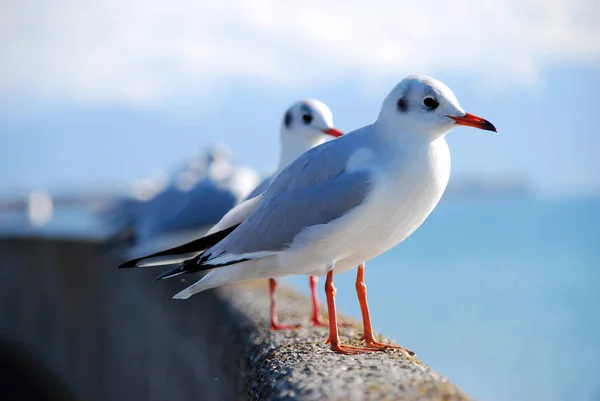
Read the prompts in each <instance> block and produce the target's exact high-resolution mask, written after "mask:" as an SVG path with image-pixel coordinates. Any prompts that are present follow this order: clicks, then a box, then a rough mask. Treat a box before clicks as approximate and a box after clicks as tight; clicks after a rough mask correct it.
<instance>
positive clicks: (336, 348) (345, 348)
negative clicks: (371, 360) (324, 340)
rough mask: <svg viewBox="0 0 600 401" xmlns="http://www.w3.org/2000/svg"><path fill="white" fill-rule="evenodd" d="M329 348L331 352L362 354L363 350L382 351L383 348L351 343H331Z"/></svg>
mask: <svg viewBox="0 0 600 401" xmlns="http://www.w3.org/2000/svg"><path fill="white" fill-rule="evenodd" d="M331 350H332V351H333V352H337V353H339V354H362V353H364V352H377V351H383V350H384V348H374V347H354V346H352V345H341V344H332V345H331Z"/></svg>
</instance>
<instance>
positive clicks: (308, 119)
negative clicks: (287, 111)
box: [302, 114, 313, 124]
mask: <svg viewBox="0 0 600 401" xmlns="http://www.w3.org/2000/svg"><path fill="white" fill-rule="evenodd" d="M312 119H313V116H311V115H310V114H302V121H304V124H310V122H311V121H312Z"/></svg>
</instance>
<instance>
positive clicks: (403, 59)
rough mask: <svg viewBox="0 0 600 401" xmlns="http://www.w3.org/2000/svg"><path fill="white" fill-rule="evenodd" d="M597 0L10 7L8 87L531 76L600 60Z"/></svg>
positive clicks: (0, 27) (58, 1)
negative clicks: (446, 74) (549, 67)
mask: <svg viewBox="0 0 600 401" xmlns="http://www.w3.org/2000/svg"><path fill="white" fill-rule="evenodd" d="M599 11H600V7H599V6H598V3H597V2H596V1H595V0H588V1H570V0H550V1H549V0H504V1H497V0H454V1H452V2H447V1H429V2H415V1H407V0H395V1H390V0H379V1H369V2H366V1H358V0H331V1H323V0H321V1H319V0H303V1H294V2H291V1H286V2H284V1H277V0H253V1H242V0H241V1H235V0H223V1H219V2H218V3H217V2H209V1H199V0H174V1H170V2H165V1H159V0H129V1H121V0H105V1H102V2H101V1H81V0H53V1H46V2H38V1H33V0H19V1H4V2H2V3H0V59H1V60H2V62H0V92H4V93H7V92H8V93H20V94H23V93H25V94H32V95H35V96H40V95H41V96H44V97H54V98H63V97H75V98H81V99H84V100H89V101H109V102H110V101H119V102H154V101H158V100H161V99H164V98H166V97H169V96H176V95H177V94H179V93H183V92H186V93H187V92H195V91H203V90H207V89H210V88H214V87H218V86H219V85H222V84H224V83H226V82H227V81H229V80H243V81H247V80H253V81H255V82H257V83H267V84H272V85H289V86H304V85H306V84H307V83H308V82H315V83H317V84H319V83H323V82H324V81H327V80H329V79H331V78H332V77H335V76H360V77H364V78H365V79H366V80H375V81H377V80H381V79H385V78H389V77H401V76H403V75H405V74H407V73H413V72H426V73H437V72H440V71H464V72H472V73H476V74H477V75H478V76H480V77H485V79H486V80H487V79H489V80H490V81H497V80H500V81H505V80H516V81H518V82H531V81H532V80H535V78H536V75H537V71H538V69H539V68H540V67H542V66H544V65H545V64H546V63H548V62H556V61H559V62H563V61H567V62H569V61H574V62H577V63H599V62H600V24H597V21H596V20H595V18H596V17H597V16H598V15H600V12H599Z"/></svg>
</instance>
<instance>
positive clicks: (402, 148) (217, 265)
mask: <svg viewBox="0 0 600 401" xmlns="http://www.w3.org/2000/svg"><path fill="white" fill-rule="evenodd" d="M459 125H462V126H470V127H476V128H479V129H482V130H487V131H494V132H496V128H495V127H494V125H492V124H491V123H490V122H489V121H487V120H484V119H483V118H480V117H477V116H475V115H473V114H469V113H466V112H465V111H464V110H463V109H462V107H461V106H460V104H459V103H458V100H457V99H456V96H455V95H454V93H453V92H452V91H451V90H450V88H448V87H447V86H446V85H445V84H444V83H442V82H440V81H438V80H436V79H433V78H430V77H427V76H419V75H413V76H409V77H407V78H405V79H403V80H402V81H401V82H400V83H398V85H396V87H394V88H393V89H392V91H391V92H390V93H389V94H388V95H387V97H386V98H385V100H384V101H383V104H382V106H381V110H380V112H379V115H378V117H377V120H376V121H375V122H374V123H372V124H370V125H367V126H365V127H362V128H359V129H357V130H355V131H353V132H351V133H349V134H346V135H344V136H342V137H340V138H338V139H336V140H335V141H329V142H326V143H324V144H322V145H320V146H317V147H315V148H313V149H311V150H309V151H308V152H306V153H304V154H303V155H301V156H300V157H298V158H297V159H296V160H295V161H293V162H292V163H290V164H289V165H288V166H287V167H286V168H284V169H283V171H281V173H280V174H279V175H278V176H277V177H276V178H275V180H274V181H273V182H272V183H271V185H270V186H269V187H268V188H267V190H266V191H265V192H264V193H262V194H261V195H258V196H257V197H255V198H252V199H250V200H248V201H246V202H245V203H246V206H244V207H245V208H253V210H252V212H251V213H250V214H249V215H248V216H247V217H246V218H245V219H243V221H242V222H240V223H239V224H237V225H233V226H231V227H229V228H226V229H224V230H221V231H217V232H213V233H211V234H210V235H207V236H205V237H203V238H201V239H199V240H196V241H192V242H190V243H188V244H185V245H182V246H181V247H178V248H179V249H175V250H171V251H164V252H162V253H160V252H159V253H158V254H154V255H150V260H152V259H151V258H153V257H158V258H160V257H162V256H165V255H168V254H169V253H170V252H177V253H179V254H182V253H185V252H188V253H190V251H194V252H196V253H197V252H198V251H200V252H201V253H199V254H196V256H194V257H192V258H191V259H188V260H187V261H185V262H184V263H183V266H182V267H181V268H179V272H181V273H188V272H197V271H208V273H207V274H206V275H205V276H204V277H202V278H201V279H200V280H198V281H197V282H196V283H194V284H193V285H191V286H189V287H187V288H186V289H184V290H183V291H181V292H179V293H178V294H176V295H175V296H174V298H176V299H186V298H189V297H190V296H192V295H194V294H196V293H198V292H200V291H204V290H207V289H209V288H214V287H218V286H222V285H225V284H229V283H235V282H241V281H245V280H250V279H257V278H270V277H283V276H290V275H311V276H326V277H327V278H326V282H325V293H326V295H327V308H328V312H329V339H328V343H329V344H330V347H331V350H332V351H334V352H338V353H342V354H355V353H361V352H371V351H381V350H385V349H388V348H399V349H401V350H402V351H404V352H408V353H410V354H411V355H414V354H413V353H412V352H411V351H409V350H407V349H406V348H403V347H399V346H392V345H388V344H383V343H380V342H378V341H377V340H376V338H375V336H374V333H373V330H372V327H371V319H370V316H369V308H368V303H367V297H366V285H365V282H364V271H365V262H366V261H368V260H370V259H372V258H374V257H376V256H378V255H380V254H382V253H384V252H386V251H387V250H389V249H391V248H392V247H394V246H396V245H397V244H399V243H401V242H402V241H404V240H405V239H406V238H407V237H408V236H410V235H411V234H412V233H413V232H414V231H415V230H416V229H417V228H418V227H419V226H420V225H421V224H422V223H423V222H424V221H425V219H426V218H427V217H428V216H429V214H430V213H431V212H432V210H433V209H434V208H435V207H436V205H437V203H438V202H439V200H440V199H441V197H442V195H443V193H444V191H445V189H446V186H447V184H448V180H449V177H450V151H449V148H448V144H447V143H446V140H445V135H446V134H447V133H448V132H449V131H451V130H452V129H453V128H455V127H457V126H459ZM253 204H257V205H254V207H253ZM243 205H244V204H241V205H240V206H243ZM142 260H143V259H142ZM142 260H139V259H138V260H133V261H130V262H126V263H124V264H123V265H121V266H120V267H133V266H136V265H138V263H139V262H140V261H142ZM354 266H358V274H357V280H356V288H357V290H358V298H359V302H360V306H361V312H362V315H363V326H364V327H363V337H362V340H363V341H364V342H365V346H364V347H356V346H350V345H344V344H341V342H340V338H339V335H338V327H337V311H336V306H335V295H336V289H335V287H334V283H333V276H334V274H340V273H343V272H345V271H347V270H350V269H352V268H353V267H354Z"/></svg>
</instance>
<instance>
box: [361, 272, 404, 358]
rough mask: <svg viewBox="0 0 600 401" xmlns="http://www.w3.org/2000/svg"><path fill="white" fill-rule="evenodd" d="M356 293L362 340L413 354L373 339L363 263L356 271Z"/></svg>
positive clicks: (368, 344) (369, 345) (372, 345)
mask: <svg viewBox="0 0 600 401" xmlns="http://www.w3.org/2000/svg"><path fill="white" fill-rule="evenodd" d="M356 293H357V294H358V302H359V303H360V310H361V312H362V318H363V336H362V338H361V339H362V340H364V341H365V345H366V346H367V347H384V348H394V349H399V350H402V351H404V352H406V353H408V354H409V355H411V356H413V355H414V354H415V353H414V352H412V351H411V350H409V349H406V348H404V347H400V346H399V345H390V344H384V343H380V342H379V341H377V340H376V339H375V334H373V328H372V327H371V316H370V314H369V305H368V304H367V286H366V285H365V265H364V263H362V264H360V265H358V272H357V274H356Z"/></svg>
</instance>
